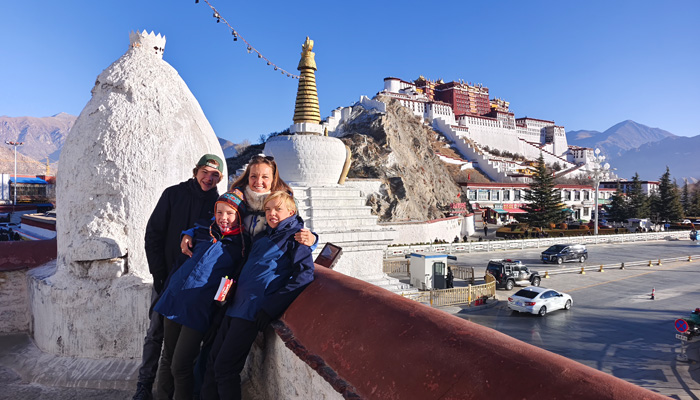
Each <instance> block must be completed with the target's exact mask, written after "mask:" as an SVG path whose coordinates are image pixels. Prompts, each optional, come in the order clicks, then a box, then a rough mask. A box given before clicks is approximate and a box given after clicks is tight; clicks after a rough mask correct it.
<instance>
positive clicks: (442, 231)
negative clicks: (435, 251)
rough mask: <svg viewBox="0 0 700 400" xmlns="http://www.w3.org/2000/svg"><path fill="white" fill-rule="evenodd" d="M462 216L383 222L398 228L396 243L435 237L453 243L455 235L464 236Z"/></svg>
mask: <svg viewBox="0 0 700 400" xmlns="http://www.w3.org/2000/svg"><path fill="white" fill-rule="evenodd" d="M463 223H464V221H463V218H462V217H449V218H443V219H437V220H432V221H425V222H400V223H391V224H381V225H382V226H383V227H390V228H393V229H395V230H396V232H397V233H398V236H397V237H396V239H395V240H394V241H393V242H392V244H394V245H401V244H411V243H422V242H432V241H434V240H435V239H438V240H441V241H442V240H444V241H446V242H449V243H451V242H452V241H453V240H454V238H455V236H457V237H458V238H460V240H461V238H462V236H464V234H463V233H462V224H463Z"/></svg>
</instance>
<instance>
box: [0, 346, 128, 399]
mask: <svg viewBox="0 0 700 400" xmlns="http://www.w3.org/2000/svg"><path fill="white" fill-rule="evenodd" d="M138 367H139V360H122V359H100V360H95V359H87V358H74V357H60V356H54V355H50V354H46V353H43V352H42V351H41V350H39V349H38V348H37V347H36V345H35V344H34V342H33V341H32V340H31V339H30V338H29V336H28V335H27V334H23V333H20V334H4V335H0V400H18V399H22V400H40V399H42V400H43V399H52V400H75V399H80V400H126V399H131V397H132V396H133V395H134V392H135V391H136V376H137V373H138Z"/></svg>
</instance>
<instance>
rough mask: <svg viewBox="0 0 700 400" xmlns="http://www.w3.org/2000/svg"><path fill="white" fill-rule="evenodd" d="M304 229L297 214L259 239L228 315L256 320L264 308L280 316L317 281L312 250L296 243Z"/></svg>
mask: <svg viewBox="0 0 700 400" xmlns="http://www.w3.org/2000/svg"><path fill="white" fill-rule="evenodd" d="M303 226H304V221H303V220H302V219H301V217H299V216H298V215H293V216H291V217H289V218H287V219H285V220H283V221H281V222H280V224H279V225H278V226H277V228H270V227H269V226H268V227H267V228H265V231H264V232H260V233H259V234H258V235H256V236H255V238H254V240H253V245H252V248H251V249H250V253H249V255H248V260H247V261H246V263H245V265H244V266H243V269H242V270H241V274H240V278H239V279H238V287H237V288H236V294H235V296H234V298H233V302H232V303H231V305H230V306H229V308H228V309H227V310H226V315H227V316H229V317H236V318H242V319H245V320H248V321H255V314H256V313H257V312H258V311H259V310H260V309H263V310H265V312H266V313H267V314H268V315H270V316H271V317H273V318H274V317H277V316H279V315H280V314H282V312H284V310H286V309H287V307H289V305H290V304H291V303H292V301H294V299H295V298H296V297H297V296H298V295H299V294H300V293H301V291H302V290H304V288H305V287H306V285H308V284H309V283H311V281H313V279H314V263H313V259H312V257H311V249H310V248H309V247H308V246H305V245H303V244H300V243H298V242H297V241H295V240H294V234H295V233H296V232H298V231H299V229H301V228H302V227H303Z"/></svg>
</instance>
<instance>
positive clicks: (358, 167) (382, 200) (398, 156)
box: [334, 100, 460, 221]
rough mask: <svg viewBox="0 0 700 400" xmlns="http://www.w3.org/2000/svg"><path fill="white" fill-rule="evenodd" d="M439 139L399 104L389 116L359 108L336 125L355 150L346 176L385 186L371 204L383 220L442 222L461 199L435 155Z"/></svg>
mask: <svg viewBox="0 0 700 400" xmlns="http://www.w3.org/2000/svg"><path fill="white" fill-rule="evenodd" d="M385 101H388V100H385ZM435 135H436V133H435V132H434V131H433V130H432V129H430V128H428V127H427V126H425V125H423V124H422V123H421V122H420V120H419V119H418V118H417V117H415V116H414V115H413V114H411V112H410V111H408V110H407V109H405V108H403V107H401V105H400V104H399V103H398V102H396V101H395V100H392V101H389V102H388V105H387V112H386V114H381V113H378V112H376V111H374V110H369V111H368V110H366V109H364V108H363V107H362V106H355V107H353V110H352V115H351V117H350V119H349V120H348V121H347V122H346V123H344V124H343V125H341V126H339V127H338V130H337V131H336V134H335V135H334V136H339V137H340V139H341V140H342V141H343V142H345V144H347V145H348V146H349V147H350V149H351V150H352V165H351V167H350V172H349V173H348V177H349V178H376V179H380V180H381V181H382V182H383V184H384V185H383V189H382V191H381V193H380V194H378V195H374V196H372V197H371V198H370V201H369V205H371V206H372V208H373V210H374V212H375V213H376V214H377V215H378V216H379V218H380V220H381V221H400V220H429V219H435V218H442V217H444V216H445V215H446V212H447V210H448V208H449V205H450V203H454V202H457V201H458V197H457V194H458V193H459V191H460V189H459V186H458V185H457V183H456V182H455V180H454V179H453V178H452V176H451V175H450V172H449V171H448V170H447V168H446V167H445V165H444V163H443V162H442V161H440V160H439V159H438V157H437V156H436V155H435V152H434V151H433V148H432V146H433V141H434V140H435Z"/></svg>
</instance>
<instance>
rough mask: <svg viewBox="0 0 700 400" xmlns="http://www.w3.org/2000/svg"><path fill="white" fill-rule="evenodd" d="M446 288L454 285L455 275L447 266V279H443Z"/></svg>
mask: <svg viewBox="0 0 700 400" xmlns="http://www.w3.org/2000/svg"><path fill="white" fill-rule="evenodd" d="M445 283H446V284H447V288H448V289H452V288H454V287H455V275H454V274H453V273H452V268H450V267H449V266H448V267H447V279H446V280H445Z"/></svg>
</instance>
